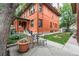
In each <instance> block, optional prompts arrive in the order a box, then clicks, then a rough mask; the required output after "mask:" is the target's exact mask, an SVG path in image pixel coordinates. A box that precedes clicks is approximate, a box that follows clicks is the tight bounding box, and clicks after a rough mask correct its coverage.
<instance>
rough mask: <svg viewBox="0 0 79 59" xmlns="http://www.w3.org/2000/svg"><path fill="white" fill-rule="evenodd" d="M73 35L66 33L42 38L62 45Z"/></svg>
mask: <svg viewBox="0 0 79 59" xmlns="http://www.w3.org/2000/svg"><path fill="white" fill-rule="evenodd" d="M71 35H72V33H70V32H64V33H57V34H51V35H45V36H43V37H42V38H45V39H47V40H50V41H54V42H57V43H60V44H65V43H66V42H67V41H68V39H69V38H70V36H71Z"/></svg>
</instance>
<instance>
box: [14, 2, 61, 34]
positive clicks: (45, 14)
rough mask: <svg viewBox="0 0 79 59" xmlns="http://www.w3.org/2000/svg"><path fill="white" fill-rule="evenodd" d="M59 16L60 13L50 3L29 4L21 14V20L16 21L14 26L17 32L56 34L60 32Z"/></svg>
mask: <svg viewBox="0 0 79 59" xmlns="http://www.w3.org/2000/svg"><path fill="white" fill-rule="evenodd" d="M59 16H60V14H59V12H58V11H57V10H56V9H55V8H54V7H53V6H52V5H51V4H49V3H43V4H41V3H35V4H29V5H28V6H27V8H25V10H24V12H23V13H22V14H21V16H20V19H21V20H18V19H15V21H14V22H13V25H14V26H15V29H16V32H23V31H24V30H28V31H32V32H33V33H38V32H40V33H44V32H56V31H58V30H59Z"/></svg>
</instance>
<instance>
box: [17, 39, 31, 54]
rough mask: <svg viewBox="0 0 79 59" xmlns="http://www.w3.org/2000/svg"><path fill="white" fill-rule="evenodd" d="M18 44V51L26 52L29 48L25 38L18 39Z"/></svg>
mask: <svg viewBox="0 0 79 59" xmlns="http://www.w3.org/2000/svg"><path fill="white" fill-rule="evenodd" d="M17 44H18V46H19V52H23V53H24V52H27V51H28V50H29V42H28V41H27V40H24V39H23V40H19V41H18V42H17Z"/></svg>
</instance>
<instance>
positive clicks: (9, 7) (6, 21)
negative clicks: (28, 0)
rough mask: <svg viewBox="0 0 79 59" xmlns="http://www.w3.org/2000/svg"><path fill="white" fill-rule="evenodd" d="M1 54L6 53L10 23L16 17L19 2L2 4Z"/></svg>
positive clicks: (0, 26) (0, 27)
mask: <svg viewBox="0 0 79 59" xmlns="http://www.w3.org/2000/svg"><path fill="white" fill-rule="evenodd" d="M0 5H1V6H2V9H1V10H0V56H5V55H6V49H7V48H6V46H7V39H8V34H9V29H10V24H11V22H12V20H13V18H14V12H15V9H16V6H17V4H12V3H10V4H0Z"/></svg>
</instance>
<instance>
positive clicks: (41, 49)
mask: <svg viewBox="0 0 79 59" xmlns="http://www.w3.org/2000/svg"><path fill="white" fill-rule="evenodd" d="M40 39H41V40H43V39H42V38H40ZM69 47H71V46H69ZM68 49H69V48H68V47H66V46H64V45H61V44H59V43H56V42H52V41H48V40H47V45H45V46H43V45H37V46H35V47H34V48H30V50H29V51H28V52H26V53H19V52H18V46H14V47H10V48H9V50H10V55H11V56H78V55H79V54H77V53H73V51H72V50H71V51H70V50H68Z"/></svg>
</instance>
